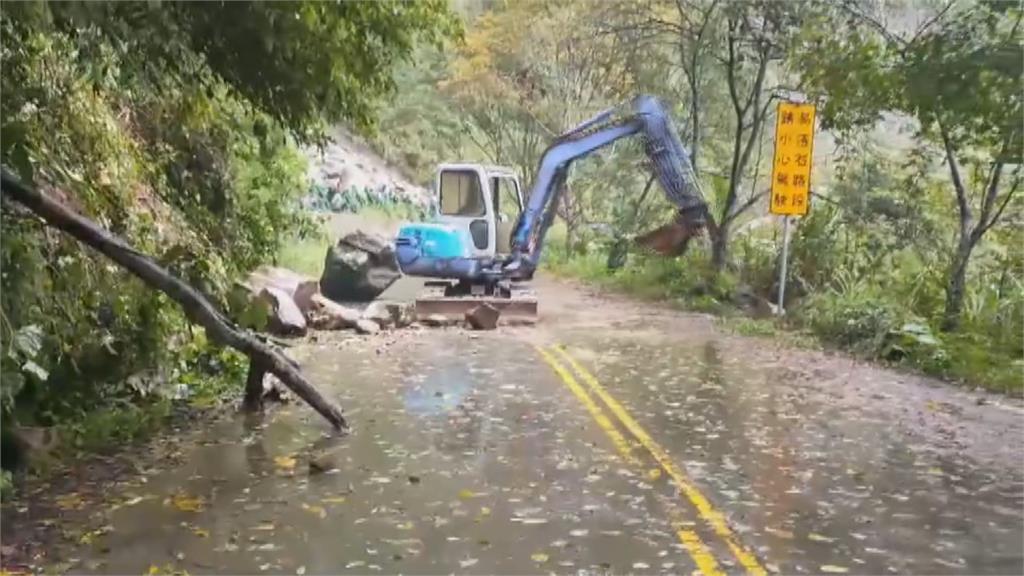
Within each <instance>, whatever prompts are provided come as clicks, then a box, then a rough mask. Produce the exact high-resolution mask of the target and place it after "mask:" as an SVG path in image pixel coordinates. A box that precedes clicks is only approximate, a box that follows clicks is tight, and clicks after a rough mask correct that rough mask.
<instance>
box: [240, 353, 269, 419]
mask: <svg viewBox="0 0 1024 576" xmlns="http://www.w3.org/2000/svg"><path fill="white" fill-rule="evenodd" d="M266 374H267V371H266V369H265V368H263V366H261V365H260V364H259V363H257V362H255V361H253V362H249V373H248V374H247V375H246V377H245V399H244V400H243V401H242V408H243V409H245V411H246V412H259V411H261V410H263V377H264V376H265V375H266Z"/></svg>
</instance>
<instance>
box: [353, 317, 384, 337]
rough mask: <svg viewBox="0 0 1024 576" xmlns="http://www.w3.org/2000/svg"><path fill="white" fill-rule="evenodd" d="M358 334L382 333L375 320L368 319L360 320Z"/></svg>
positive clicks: (357, 326)
mask: <svg viewBox="0 0 1024 576" xmlns="http://www.w3.org/2000/svg"><path fill="white" fill-rule="evenodd" d="M356 332H359V333H360V334H376V333H377V332H380V326H379V325H378V324H377V323H376V322H374V321H373V320H367V319H366V318H360V319H359V321H357V322H356Z"/></svg>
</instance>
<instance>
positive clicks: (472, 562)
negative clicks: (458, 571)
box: [459, 558, 479, 568]
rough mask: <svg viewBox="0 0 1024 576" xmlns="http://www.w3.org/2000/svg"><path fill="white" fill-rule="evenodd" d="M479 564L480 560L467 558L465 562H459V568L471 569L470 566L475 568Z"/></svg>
mask: <svg viewBox="0 0 1024 576" xmlns="http://www.w3.org/2000/svg"><path fill="white" fill-rule="evenodd" d="M477 562H479V560H477V559H476V558H466V559H465V560H460V561H459V566H461V567H462V568H469V567H470V566H475V565H476V563H477Z"/></svg>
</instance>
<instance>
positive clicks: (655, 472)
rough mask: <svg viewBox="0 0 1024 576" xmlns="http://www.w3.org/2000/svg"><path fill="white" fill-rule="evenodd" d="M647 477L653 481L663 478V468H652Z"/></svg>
mask: <svg viewBox="0 0 1024 576" xmlns="http://www.w3.org/2000/svg"><path fill="white" fill-rule="evenodd" d="M647 477H648V478H650V479H651V480H657V479H658V478H661V468H651V469H650V470H648V471H647Z"/></svg>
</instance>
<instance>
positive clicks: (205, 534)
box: [192, 528, 210, 538]
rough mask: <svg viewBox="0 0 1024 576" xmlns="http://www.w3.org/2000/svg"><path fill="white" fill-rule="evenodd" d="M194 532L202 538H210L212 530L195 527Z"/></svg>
mask: <svg viewBox="0 0 1024 576" xmlns="http://www.w3.org/2000/svg"><path fill="white" fill-rule="evenodd" d="M192 533H193V534H195V535H196V536H199V537H200V538H209V537H210V531H209V530H204V529H202V528H193V529H192Z"/></svg>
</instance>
